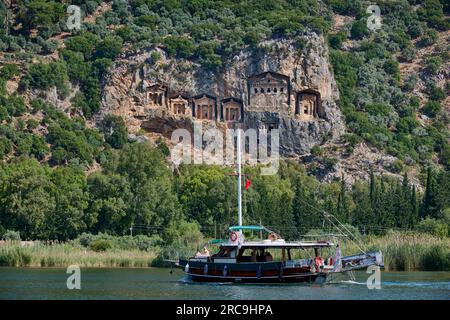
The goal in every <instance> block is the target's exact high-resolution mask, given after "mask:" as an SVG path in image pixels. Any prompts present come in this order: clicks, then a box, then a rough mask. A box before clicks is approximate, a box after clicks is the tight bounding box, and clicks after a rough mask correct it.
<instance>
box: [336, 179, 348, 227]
mask: <svg viewBox="0 0 450 320" xmlns="http://www.w3.org/2000/svg"><path fill="white" fill-rule="evenodd" d="M337 212H338V218H339V219H340V220H341V221H344V222H349V208H348V203H347V190H346V186H345V181H344V175H342V178H341V190H340V192H339V198H338V205H337Z"/></svg>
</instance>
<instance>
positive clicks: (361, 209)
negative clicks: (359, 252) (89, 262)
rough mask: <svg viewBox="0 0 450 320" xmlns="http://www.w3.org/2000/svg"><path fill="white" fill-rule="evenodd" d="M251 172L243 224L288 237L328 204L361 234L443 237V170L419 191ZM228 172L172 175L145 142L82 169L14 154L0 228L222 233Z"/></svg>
mask: <svg viewBox="0 0 450 320" xmlns="http://www.w3.org/2000/svg"><path fill="white" fill-rule="evenodd" d="M258 170H259V169H258V168H247V171H248V172H249V174H251V177H252V178H251V179H252V186H251V188H250V189H249V190H247V191H245V193H244V217H245V218H244V220H245V221H244V222H245V223H247V224H259V223H262V224H264V225H266V226H269V227H271V228H274V229H275V230H279V231H280V232H281V233H282V234H284V235H285V236H286V237H288V238H292V237H297V236H299V235H302V234H305V233H306V232H307V231H308V230H311V229H315V228H320V227H321V226H323V223H324V222H327V221H326V220H324V217H323V212H328V213H332V214H334V215H335V216H336V217H338V218H339V220H340V221H342V222H343V223H347V224H352V225H354V226H356V227H358V228H359V230H360V231H361V232H363V233H375V234H382V233H384V232H385V231H386V230H388V229H390V228H394V229H396V228H397V229H414V228H416V227H418V228H419V230H427V231H428V232H431V233H433V234H435V235H436V236H444V237H445V236H447V233H448V223H449V222H450V221H449V220H450V217H449V213H450V212H449V211H450V210H449V208H450V202H449V199H450V197H449V194H448V193H449V190H450V188H447V187H448V185H449V183H450V175H449V174H448V172H434V171H432V170H431V169H430V170H429V172H428V177H427V187H426V191H425V194H424V196H423V197H422V196H421V195H420V194H419V193H418V192H417V191H416V189H415V188H414V187H411V186H410V184H409V182H408V177H407V176H405V177H404V179H403V182H402V183H400V182H398V181H396V180H392V179H388V178H385V177H379V178H377V177H375V176H374V175H372V177H371V180H370V182H369V183H367V184H366V183H363V182H358V183H356V184H355V185H354V186H353V190H351V191H350V190H348V189H347V187H346V186H345V184H344V183H331V184H323V185H321V184H319V183H318V181H317V180H316V179H315V178H314V177H311V176H308V175H307V174H306V172H305V170H304V168H303V167H302V166H300V165H298V164H295V163H292V162H282V163H281V168H280V172H279V174H278V175H274V176H260V175H259V174H258ZM229 173H230V169H226V168H224V169H222V168H219V167H215V166H194V165H184V166H182V167H181V168H180V171H179V173H178V174H177V175H175V176H174V175H173V173H172V172H171V171H169V169H168V168H167V166H166V163H165V160H164V158H163V156H162V154H161V152H160V150H159V149H158V148H151V147H149V146H148V145H147V144H144V143H137V144H131V145H130V144H126V145H125V146H124V147H123V148H122V149H120V150H118V151H112V154H111V156H110V157H109V158H108V160H106V161H105V163H104V170H103V171H102V172H95V173H91V174H90V175H88V176H87V177H86V175H85V174H84V172H83V171H82V169H81V168H80V166H79V165H75V164H71V165H67V166H61V167H57V168H50V167H48V166H45V165H40V164H39V163H38V162H37V161H36V160H33V159H30V160H17V161H14V162H12V163H9V164H3V165H2V166H1V167H0V178H1V179H0V181H1V185H0V192H1V193H0V225H1V228H0V229H2V230H20V232H21V237H22V238H23V239H36V238H37V239H61V240H64V239H71V238H75V237H76V236H77V235H79V234H81V233H82V232H87V231H89V232H94V233H98V232H107V233H109V234H116V235H123V234H127V233H128V232H130V228H134V234H148V235H158V234H160V235H163V237H164V239H166V240H167V239H171V240H173V239H174V237H175V238H176V236H175V235H176V234H177V232H179V231H177V230H178V228H179V226H180V221H191V222H196V223H198V224H200V225H201V226H202V227H201V228H202V229H201V230H202V231H203V233H204V234H206V235H209V236H214V235H216V236H220V234H221V233H222V232H223V231H224V230H225V228H226V226H227V225H231V224H234V223H236V195H235V193H236V192H235V190H236V180H235V178H234V177H232V176H230V175H229ZM437 185H440V186H442V188H437V187H436V186H437ZM421 199H422V200H421ZM424 219H425V220H424ZM422 220H423V221H422ZM420 221H422V222H420ZM427 221H428V222H427ZM430 221H435V223H434V224H432V222H430ZM419 222H420V223H419ZM326 225H327V226H328V224H326ZM174 227H175V229H173V228H174ZM430 230H431V231H430ZM99 246H100V247H101V245H99Z"/></svg>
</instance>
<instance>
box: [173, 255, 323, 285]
mask: <svg viewBox="0 0 450 320" xmlns="http://www.w3.org/2000/svg"><path fill="white" fill-rule="evenodd" d="M186 264H188V266H189V267H188V268H186ZM179 266H180V267H181V268H183V269H184V271H185V273H186V274H187V275H188V276H189V278H190V279H192V280H193V281H198V282H236V283H291V282H314V283H323V282H325V281H326V277H327V273H322V272H319V273H317V272H316V273H312V272H311V271H310V269H309V268H306V267H292V268H288V267H286V266H285V265H283V263H281V262H265V263H239V264H237V263H230V264H224V263H212V262H199V261H188V260H180V261H179Z"/></svg>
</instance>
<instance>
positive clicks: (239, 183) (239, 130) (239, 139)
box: [237, 129, 242, 226]
mask: <svg viewBox="0 0 450 320" xmlns="http://www.w3.org/2000/svg"><path fill="white" fill-rule="evenodd" d="M237 171H238V174H237V176H238V181H237V182H238V183H237V186H238V187H237V188H238V226H242V186H241V129H238V130H237Z"/></svg>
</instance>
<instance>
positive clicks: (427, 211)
mask: <svg viewBox="0 0 450 320" xmlns="http://www.w3.org/2000/svg"><path fill="white" fill-rule="evenodd" d="M434 193H435V180H434V175H433V171H432V170H431V167H428V169H427V183H426V187H425V195H424V197H423V201H422V207H421V209H420V217H421V218H422V219H424V218H426V217H431V218H437V216H438V214H437V212H436V211H438V210H437V206H436V199H435V194H434Z"/></svg>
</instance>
